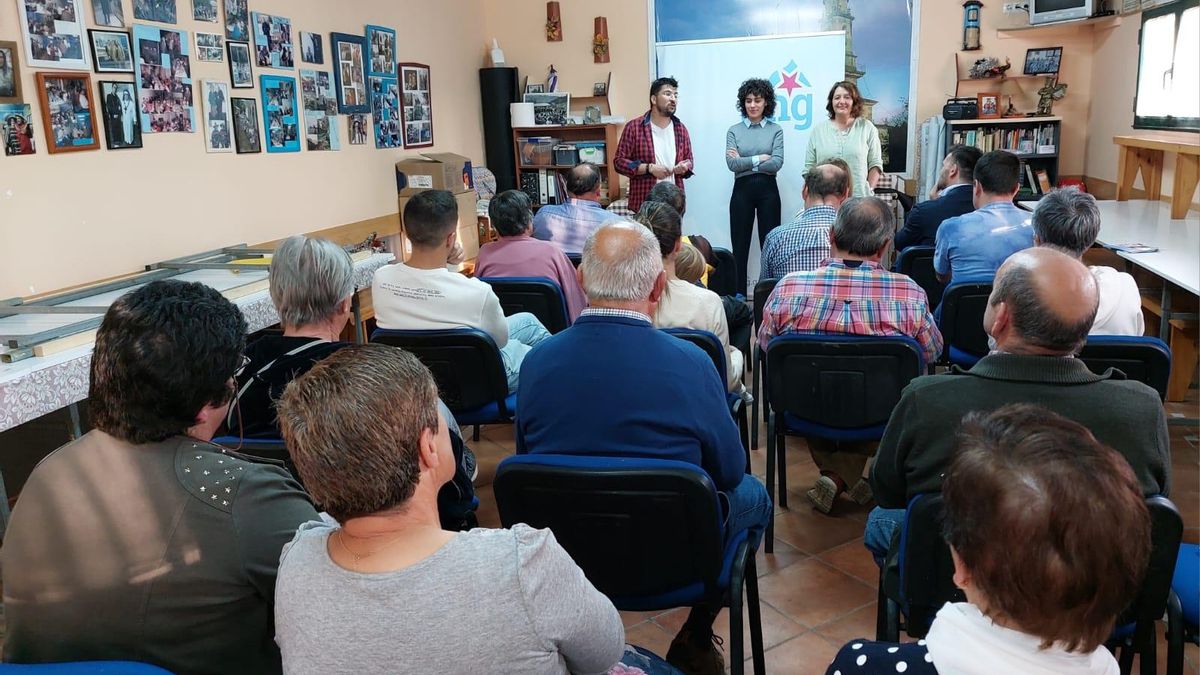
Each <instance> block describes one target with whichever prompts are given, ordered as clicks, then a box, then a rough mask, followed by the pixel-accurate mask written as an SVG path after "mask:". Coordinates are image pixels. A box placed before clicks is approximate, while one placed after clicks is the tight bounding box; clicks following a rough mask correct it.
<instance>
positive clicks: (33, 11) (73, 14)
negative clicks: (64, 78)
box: [16, 0, 92, 70]
mask: <svg viewBox="0 0 1200 675" xmlns="http://www.w3.org/2000/svg"><path fill="white" fill-rule="evenodd" d="M16 1H17V14H18V17H19V18H20V19H21V40H22V41H23V42H24V43H25V58H26V60H25V65H26V66H28V67H30V68H51V69H55V70H91V69H92V64H91V59H90V58H89V57H88V45H87V39H86V36H85V34H84V30H85V26H84V20H83V0H16Z"/></svg>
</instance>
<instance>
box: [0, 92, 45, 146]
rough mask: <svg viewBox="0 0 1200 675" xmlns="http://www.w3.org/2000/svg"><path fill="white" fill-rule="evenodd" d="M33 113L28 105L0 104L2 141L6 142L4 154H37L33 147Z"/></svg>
mask: <svg viewBox="0 0 1200 675" xmlns="http://www.w3.org/2000/svg"><path fill="white" fill-rule="evenodd" d="M32 115H33V113H32V111H31V106H30V105H29V104H28V103H3V104H0V140H3V142H4V154H5V155H7V156H9V157H12V156H13V155H32V154H34V153H35V152H36V148H35V147H34V145H33V124H32V123H31V122H32V120H33V117H32Z"/></svg>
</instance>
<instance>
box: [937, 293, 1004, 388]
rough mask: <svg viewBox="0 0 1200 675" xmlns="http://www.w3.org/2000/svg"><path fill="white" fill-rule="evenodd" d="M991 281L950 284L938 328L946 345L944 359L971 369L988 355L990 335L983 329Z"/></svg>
mask: <svg viewBox="0 0 1200 675" xmlns="http://www.w3.org/2000/svg"><path fill="white" fill-rule="evenodd" d="M991 294H992V282H990V281H988V282H964V283H961V284H950V285H949V286H948V287H946V292H945V293H944V294H943V295H942V306H941V316H940V318H939V319H938V328H940V329H941V331H942V339H943V340H944V341H945V347H944V348H943V350H942V360H943V361H944V362H947V363H952V364H954V365H957V366H961V367H963V368H970V367H971V366H973V365H975V364H976V363H977V362H978V361H979V359H982V358H983V357H985V356H987V353H988V352H989V351H990V348H989V347H988V334H987V332H986V331H984V330H983V314H984V312H986V311H987V303H988V296H990V295H991Z"/></svg>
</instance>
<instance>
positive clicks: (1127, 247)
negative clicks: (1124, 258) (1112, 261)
mask: <svg viewBox="0 0 1200 675" xmlns="http://www.w3.org/2000/svg"><path fill="white" fill-rule="evenodd" d="M1109 248H1111V249H1112V250H1114V251H1121V252H1122V253H1156V252H1157V251H1158V247H1156V246H1149V245H1147V244H1138V243H1130V244H1113V245H1111V246H1109Z"/></svg>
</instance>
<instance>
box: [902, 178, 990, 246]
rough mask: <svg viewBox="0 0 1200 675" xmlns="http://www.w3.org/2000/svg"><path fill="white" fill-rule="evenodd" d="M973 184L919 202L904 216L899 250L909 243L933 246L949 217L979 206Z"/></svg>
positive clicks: (970, 210) (911, 244)
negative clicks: (973, 196) (974, 194)
mask: <svg viewBox="0 0 1200 675" xmlns="http://www.w3.org/2000/svg"><path fill="white" fill-rule="evenodd" d="M972 190H973V188H972V187H971V186H970V185H964V186H963V187H960V188H954V189H953V190H951V191H950V192H949V193H947V194H945V195H942V196H941V197H938V198H937V199H930V200H927V201H923V202H921V203H920V204H917V205H916V206H914V207H913V208H912V211H909V212H908V216H906V217H905V218H904V227H902V228H900V231H899V232H897V233H896V250H897V251H903V250H904V249H906V248H908V247H909V246H933V244H934V241H936V238H937V231H938V227H940V226H941V224H942V221H943V220H945V219H947V218H953V217H955V216H961V215H962V214H964V213H970V212H972V211H974V210H975V204H974V203H973V201H972V195H971V193H972Z"/></svg>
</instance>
